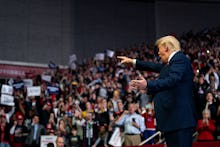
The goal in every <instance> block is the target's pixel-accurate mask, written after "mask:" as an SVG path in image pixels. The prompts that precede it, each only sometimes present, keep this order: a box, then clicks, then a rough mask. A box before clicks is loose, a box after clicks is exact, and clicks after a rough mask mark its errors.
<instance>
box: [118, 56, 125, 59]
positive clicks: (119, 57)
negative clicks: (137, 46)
mask: <svg viewBox="0 0 220 147" xmlns="http://www.w3.org/2000/svg"><path fill="white" fill-rule="evenodd" d="M117 58H118V59H124V58H125V56H117Z"/></svg>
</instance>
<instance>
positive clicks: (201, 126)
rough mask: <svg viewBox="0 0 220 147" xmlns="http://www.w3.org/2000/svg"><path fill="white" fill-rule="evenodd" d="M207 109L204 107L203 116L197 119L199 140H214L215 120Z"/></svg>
mask: <svg viewBox="0 0 220 147" xmlns="http://www.w3.org/2000/svg"><path fill="white" fill-rule="evenodd" d="M210 113H211V112H210V110H209V109H204V110H203V112H202V115H203V118H202V119H200V120H198V122H197V128H196V130H197V131H198V137H197V140H198V141H199V142H201V141H214V140H215V138H214V133H215V130H216V127H215V121H214V120H212V119H211V114H210Z"/></svg>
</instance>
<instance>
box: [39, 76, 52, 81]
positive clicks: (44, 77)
mask: <svg viewBox="0 0 220 147" xmlns="http://www.w3.org/2000/svg"><path fill="white" fill-rule="evenodd" d="M41 78H42V80H44V81H47V82H51V78H52V77H51V76H50V75H41Z"/></svg>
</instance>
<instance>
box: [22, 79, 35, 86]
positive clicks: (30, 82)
mask: <svg viewBox="0 0 220 147" xmlns="http://www.w3.org/2000/svg"><path fill="white" fill-rule="evenodd" d="M23 82H24V86H26V87H30V86H33V80H32V79H23Z"/></svg>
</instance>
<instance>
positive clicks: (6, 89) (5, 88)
mask: <svg viewBox="0 0 220 147" xmlns="http://www.w3.org/2000/svg"><path fill="white" fill-rule="evenodd" d="M1 93H4V94H9V95H12V94H13V87H12V86H9V85H5V84H3V85H2V90H1Z"/></svg>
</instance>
